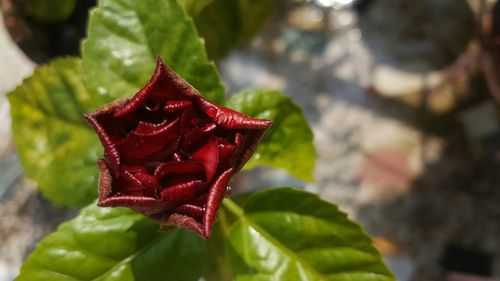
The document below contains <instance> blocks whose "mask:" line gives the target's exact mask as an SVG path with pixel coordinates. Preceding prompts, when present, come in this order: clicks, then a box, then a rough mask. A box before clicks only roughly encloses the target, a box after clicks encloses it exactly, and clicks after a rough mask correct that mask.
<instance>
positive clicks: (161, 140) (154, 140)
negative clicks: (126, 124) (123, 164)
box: [118, 119, 180, 162]
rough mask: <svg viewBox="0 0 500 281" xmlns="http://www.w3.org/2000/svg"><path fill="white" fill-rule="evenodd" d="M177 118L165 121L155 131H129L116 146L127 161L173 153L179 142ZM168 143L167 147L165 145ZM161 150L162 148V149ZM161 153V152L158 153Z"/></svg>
mask: <svg viewBox="0 0 500 281" xmlns="http://www.w3.org/2000/svg"><path fill="white" fill-rule="evenodd" d="M179 130H180V124H179V119H176V120H175V121H173V122H171V123H165V125H163V126H162V127H159V128H158V129H157V130H156V131H152V132H148V133H146V134H144V133H140V132H133V133H130V134H129V135H128V136H127V138H126V139H125V140H124V141H123V142H122V143H121V144H120V145H119V146H118V148H119V150H120V153H121V156H122V157H123V158H124V159H127V160H128V161H134V162H137V161H145V160H150V159H152V158H153V159H155V158H158V157H161V156H164V155H167V154H171V153H173V152H174V151H175V150H176V149H177V145H178V142H179V138H180V136H179ZM166 145H168V147H166ZM164 149H165V151H163V152H162V150H164ZM159 153H162V154H159Z"/></svg>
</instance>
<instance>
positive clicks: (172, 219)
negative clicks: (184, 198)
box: [156, 214, 208, 239]
mask: <svg viewBox="0 0 500 281" xmlns="http://www.w3.org/2000/svg"><path fill="white" fill-rule="evenodd" d="M156 220H157V221H158V222H160V223H161V224H166V225H174V226H178V227H184V228H186V229H189V230H191V231H193V232H195V233H198V234H199V235H200V236H201V237H203V238H205V239H208V236H207V235H206V234H205V231H204V230H203V226H202V225H201V224H200V223H198V222H197V221H196V220H194V219H193V218H191V217H188V216H184V215H179V214H172V215H170V216H168V217H167V218H166V220H165V218H162V219H156Z"/></svg>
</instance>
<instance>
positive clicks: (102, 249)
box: [15, 204, 204, 281]
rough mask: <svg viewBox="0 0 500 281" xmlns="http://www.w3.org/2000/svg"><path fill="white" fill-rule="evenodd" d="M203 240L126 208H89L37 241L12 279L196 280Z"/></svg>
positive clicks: (198, 273) (202, 252)
mask: <svg viewBox="0 0 500 281" xmlns="http://www.w3.org/2000/svg"><path fill="white" fill-rule="evenodd" d="M203 243H204V242H203V240H202V239H201V238H199V237H198V236H196V235H195V234H193V233H190V232H187V231H186V230H181V229H176V230H170V231H161V230H160V227H159V226H158V224H156V223H153V222H151V221H148V220H147V219H145V218H143V217H142V216H141V215H138V214H136V213H134V212H132V211H130V210H128V209H124V208H113V209H104V208H99V207H97V206H95V205H94V204H92V206H90V207H87V208H85V209H83V210H82V212H81V214H80V215H79V216H78V217H76V218H75V219H73V220H71V221H69V222H66V223H63V224H62V225H61V226H60V227H59V229H58V230H57V231H56V232H54V233H52V234H50V235H49V236H47V237H46V238H45V239H43V240H42V242H40V244H39V245H38V247H37V248H36V250H35V251H34V252H33V253H32V254H31V255H30V256H29V258H28V260H27V261H26V262H25V263H24V265H23V266H22V268H21V274H20V275H19V276H18V277H17V279H15V280H16V281H24V280H26V281H33V280H37V281H44V280H47V281H48V280H50V281H76V280H148V281H154V280H158V281H160V280H179V281H184V280H185V281H189V280H192V281H196V280H198V279H199V277H200V276H201V269H202V260H203V255H204V247H203Z"/></svg>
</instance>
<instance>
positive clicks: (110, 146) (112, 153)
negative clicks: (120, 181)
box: [84, 115, 120, 177]
mask: <svg viewBox="0 0 500 281" xmlns="http://www.w3.org/2000/svg"><path fill="white" fill-rule="evenodd" d="M84 117H85V119H86V120H87V121H88V122H89V123H90V125H92V127H94V129H95V130H96V132H97V135H98V136H99V139H100V140H101V143H102V145H103V147H104V158H105V159H106V162H108V164H109V166H110V168H111V171H112V172H113V175H114V176H115V177H117V176H118V174H119V172H120V168H119V165H120V154H119V152H118V149H117V148H116V146H115V144H114V143H113V141H112V140H111V138H110V137H109V136H108V134H107V133H106V131H105V130H104V128H103V127H102V126H101V124H99V122H97V120H96V119H95V117H94V115H85V116H84Z"/></svg>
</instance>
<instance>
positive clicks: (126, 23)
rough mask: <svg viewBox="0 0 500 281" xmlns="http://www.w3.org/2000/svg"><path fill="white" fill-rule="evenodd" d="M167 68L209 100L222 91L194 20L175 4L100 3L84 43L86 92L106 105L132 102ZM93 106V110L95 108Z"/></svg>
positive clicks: (146, 0)
mask: <svg viewBox="0 0 500 281" xmlns="http://www.w3.org/2000/svg"><path fill="white" fill-rule="evenodd" d="M157 56H161V57H162V58H163V59H164V61H165V63H166V64H168V65H169V66H170V67H172V69H174V70H175V71H176V72H177V73H178V74H179V75H180V76H181V77H182V78H184V79H185V80H186V81H188V82H189V83H190V84H192V85H193V86H194V87H195V88H196V89H198V90H199V91H200V92H201V93H202V94H203V95H204V96H205V97H206V98H208V99H209V100H211V101H213V102H216V103H219V104H223V103H224V88H223V86H222V84H221V82H220V79H219V75H218V73H217V70H216V68H215V66H214V64H213V63H211V62H209V61H208V58H207V55H206V52H205V48H204V44H203V42H202V40H201V39H200V38H199V37H198V33H197V31H196V28H195V26H194V24H193V22H192V20H191V19H190V18H189V17H188V16H187V15H186V13H185V12H184V9H183V8H182V7H181V6H180V5H179V4H178V3H177V1H176V0H100V1H99V4H98V6H97V8H96V9H94V10H93V11H92V13H91V16H90V22H89V29H88V38H87V39H86V40H85V41H84V43H83V67H84V81H85V86H86V87H87V89H88V90H89V91H90V92H91V93H92V94H96V95H101V96H103V97H104V98H105V99H106V100H107V101H113V100H116V99H118V98H123V97H131V96H132V95H134V94H135V93H136V92H137V91H138V90H139V89H140V88H141V87H142V86H144V85H145V84H146V82H147V81H148V80H149V78H150V77H151V76H152V74H153V70H154V66H155V60H156V57H157ZM96 106H97V105H96Z"/></svg>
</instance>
